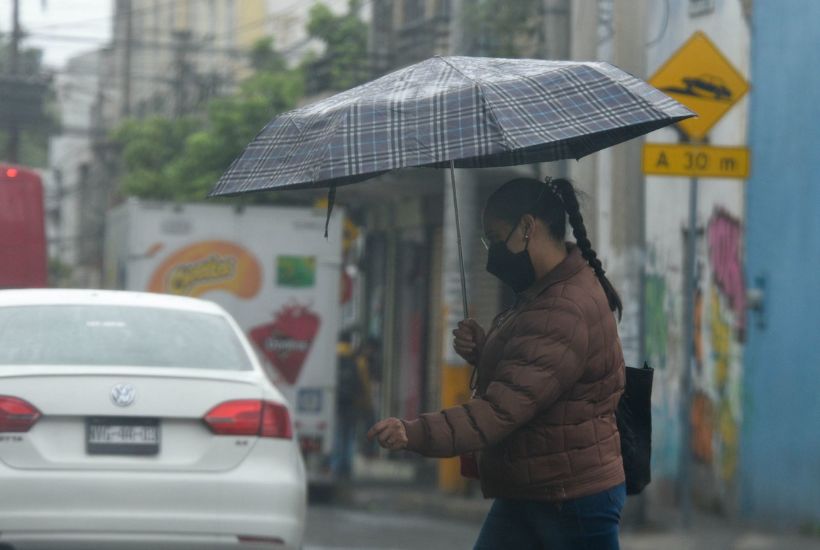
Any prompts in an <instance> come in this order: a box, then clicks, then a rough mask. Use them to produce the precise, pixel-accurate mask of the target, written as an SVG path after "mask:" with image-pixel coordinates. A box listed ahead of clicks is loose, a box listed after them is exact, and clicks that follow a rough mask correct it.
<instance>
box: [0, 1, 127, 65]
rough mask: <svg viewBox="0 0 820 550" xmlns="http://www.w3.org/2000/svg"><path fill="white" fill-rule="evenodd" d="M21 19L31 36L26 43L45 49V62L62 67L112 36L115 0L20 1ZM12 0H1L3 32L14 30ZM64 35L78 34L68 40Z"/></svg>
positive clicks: (0, 21)
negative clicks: (71, 58) (112, 14)
mask: <svg viewBox="0 0 820 550" xmlns="http://www.w3.org/2000/svg"><path fill="white" fill-rule="evenodd" d="M19 2H20V21H21V24H22V26H23V29H24V30H25V31H26V32H27V33H28V34H29V35H30V36H29V37H28V38H26V40H25V42H24V45H25V46H31V47H38V48H42V49H43V50H44V51H45V63H46V64H47V65H49V66H50V67H62V66H63V65H64V64H65V62H66V60H67V59H69V58H70V57H73V56H75V55H77V54H79V53H82V52H86V51H90V50H94V49H97V48H98V47H99V46H102V45H103V44H105V43H107V42H108V41H109V39H110V36H111V13H112V11H113V5H114V2H113V0H19ZM11 13H12V1H11V0H0V31H1V32H4V33H7V32H9V31H10V30H11ZM63 37H69V38H71V37H76V38H77V40H66V39H63Z"/></svg>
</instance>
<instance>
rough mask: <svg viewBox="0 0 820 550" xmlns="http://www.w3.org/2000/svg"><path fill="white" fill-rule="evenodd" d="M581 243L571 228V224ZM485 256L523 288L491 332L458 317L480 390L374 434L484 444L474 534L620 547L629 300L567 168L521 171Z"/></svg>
mask: <svg viewBox="0 0 820 550" xmlns="http://www.w3.org/2000/svg"><path fill="white" fill-rule="evenodd" d="M567 220H569V224H570V225H571V226H572V229H573V234H574V236H575V241H576V243H575V244H571V243H567V242H565V233H566V224H567ZM484 233H485V245H486V246H487V250H488V260H487V270H488V271H489V272H490V273H492V274H493V275H495V276H496V277H498V278H499V279H500V280H501V281H503V282H504V283H505V284H507V285H509V286H510V287H511V288H512V289H513V290H514V291H515V292H516V294H517V300H516V303H515V305H514V306H513V307H512V308H511V309H509V310H507V311H505V312H504V313H502V314H500V315H499V316H498V317H496V319H495V321H494V322H493V325H492V327H491V328H490V330H489V332H488V333H486V334H485V331H484V330H483V329H482V328H481V327H480V326H479V325H478V324H477V323H476V322H475V321H473V320H466V321H462V322H461V323H460V324H459V327H458V329H456V330H455V331H454V336H455V340H454V345H455V349H456V351H457V352H458V353H459V354H460V355H461V356H462V357H463V358H464V359H465V360H467V361H468V362H470V363H471V364H473V365H474V366H475V367H476V368H477V384H476V387H475V388H474V389H475V394H474V398H473V399H472V400H470V401H469V402H468V403H465V404H464V405H461V406H458V407H452V408H449V409H445V410H443V411H441V412H437V413H428V414H423V415H421V416H420V417H419V418H418V419H414V420H400V419H397V418H389V419H386V420H383V421H381V422H379V423H378V424H376V425H375V426H374V427H373V428H372V429H371V430H370V432H369V433H368V436H369V437H370V438H371V439H372V438H377V439H378V441H379V443H380V444H381V445H382V446H383V447H385V448H387V449H393V450H400V449H407V450H410V451H414V452H417V453H420V454H422V455H425V456H430V457H453V456H458V455H463V454H465V453H475V456H476V457H477V460H478V465H479V472H480V478H481V487H482V491H483V493H484V496H485V497H487V498H493V499H495V501H494V503H493V506H492V508H491V510H490V512H489V514H488V516H487V519H486V520H485V522H484V525H483V527H482V529H481V533H480V535H479V538H478V541H477V542H476V545H475V548H476V549H479V550H485V549H486V550H489V549H493V550H495V549H499V550H500V549H505V550H506V549H516V550H518V549H530V548H531V549H538V548H545V549H547V548H548V549H550V550H552V549H559V550H563V549H567V550H574V549H590V550H593V549H594V550H610V549H617V548H618V547H619V544H618V528H619V523H620V515H621V510H622V508H623V505H624V501H625V498H626V489H625V486H624V471H623V462H622V459H621V450H620V439H619V434H618V428H617V425H616V421H615V409H616V407H617V405H618V400H619V398H620V396H621V393H622V392H623V387H624V359H623V353H622V351H621V345H620V341H619V339H618V332H617V327H616V321H615V316H614V314H613V312H617V313H618V315H619V316H620V314H621V311H622V305H621V300H620V298H619V296H618V294H617V292H616V291H615V289H614V288H613V287H612V285H611V284H610V282H609V280H608V279H607V278H606V275H605V273H604V269H603V267H602V266H601V262H600V260H599V259H598V258H597V255H596V253H595V251H594V250H593V249H592V245H591V243H590V241H589V238H588V237H587V232H586V228H585V227H584V221H583V218H582V217H581V213H580V209H579V205H578V198H577V195H576V192H575V189H574V188H573V186H572V184H571V183H570V182H569V181H567V180H563V179H558V180H550V179H549V178H548V179H547V181H546V182H541V181H538V180H534V179H515V180H512V181H509V182H507V183H506V184H505V185H503V186H502V187H501V188H500V189H498V190H497V191H496V192H495V193H494V194H493V195H492V196H491V197H490V199H489V200H488V201H487V205H486V207H485V210H484Z"/></svg>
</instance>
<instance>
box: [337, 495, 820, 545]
mask: <svg viewBox="0 0 820 550" xmlns="http://www.w3.org/2000/svg"><path fill="white" fill-rule="evenodd" d="M337 504H338V505H340V506H345V507H349V508H354V509H359V510H367V511H370V512H372V513H374V514H378V513H384V512H389V513H403V514H408V515H421V516H430V517H435V518H439V519H442V518H446V519H451V520H453V521H460V522H467V523H472V524H475V526H476V535H477V534H478V529H479V527H480V525H481V522H482V521H483V520H484V517H485V516H486V514H487V511H488V510H489V507H490V505H491V501H488V500H484V499H481V498H479V497H473V498H471V497H460V496H450V495H444V494H442V493H440V492H439V491H437V490H436V489H434V488H429V487H423V486H419V485H417V484H367V485H362V484H359V485H348V486H343V487H340V489H339V491H338V494H337ZM653 515H655V514H653ZM659 515H661V516H663V517H667V518H674V514H670V513H668V512H667V513H666V514H659ZM670 521H674V520H667V522H666V523H665V524H662V523H655V524H653V525H651V527H649V528H642V529H635V528H633V527H630V526H625V527H624V530H623V533H622V536H621V543H622V548H623V549H624V550H690V549H691V550H820V536H803V535H800V534H797V533H794V532H774V531H770V530H765V529H761V528H759V527H756V526H754V525H748V524H744V523H740V522H732V521H729V520H726V519H724V518H720V517H717V516H710V515H706V514H697V515H696V516H695V517H694V518H693V527H692V528H691V529H689V530H687V531H684V530H682V529H680V528H679V527H677V526H675V525H671V524H669V522H670Z"/></svg>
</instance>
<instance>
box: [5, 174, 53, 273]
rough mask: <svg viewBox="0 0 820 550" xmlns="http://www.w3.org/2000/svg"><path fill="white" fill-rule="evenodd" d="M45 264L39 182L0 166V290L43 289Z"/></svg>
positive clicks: (46, 271) (44, 233) (30, 175)
mask: <svg viewBox="0 0 820 550" xmlns="http://www.w3.org/2000/svg"><path fill="white" fill-rule="evenodd" d="M47 263H48V260H47V252H46V228H45V213H44V206H43V182H42V180H41V179H40V176H39V175H38V174H37V172H35V171H34V170H31V169H28V168H24V167H22V166H14V165H11V164H2V163H0V288H38V287H45V286H47V285H48V267H47Z"/></svg>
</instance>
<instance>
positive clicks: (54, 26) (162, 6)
mask: <svg viewBox="0 0 820 550" xmlns="http://www.w3.org/2000/svg"><path fill="white" fill-rule="evenodd" d="M175 3H176V0H170V1H169V2H165V3H164V4H160V5H159V6H150V7H147V6H146V7H144V8H134V9H132V10H128V11H127V12H123V13H122V14H123V15H127V14H128V13H130V14H131V15H136V14H139V13H148V12H151V11H154V10H157V11H161V10H164V9H165V8H168V7H171V6H173V5H174V4H175ZM114 15H115V14H112V15H105V16H102V17H92V18H87V19H76V20H74V21H65V22H62V23H49V24H48V25H38V26H36V27H32V28H30V29H29V30H43V29H57V28H61V27H69V26H72V27H76V26H82V25H85V24H87V23H96V22H98V21H104V20H106V19H112V18H113V17H114Z"/></svg>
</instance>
